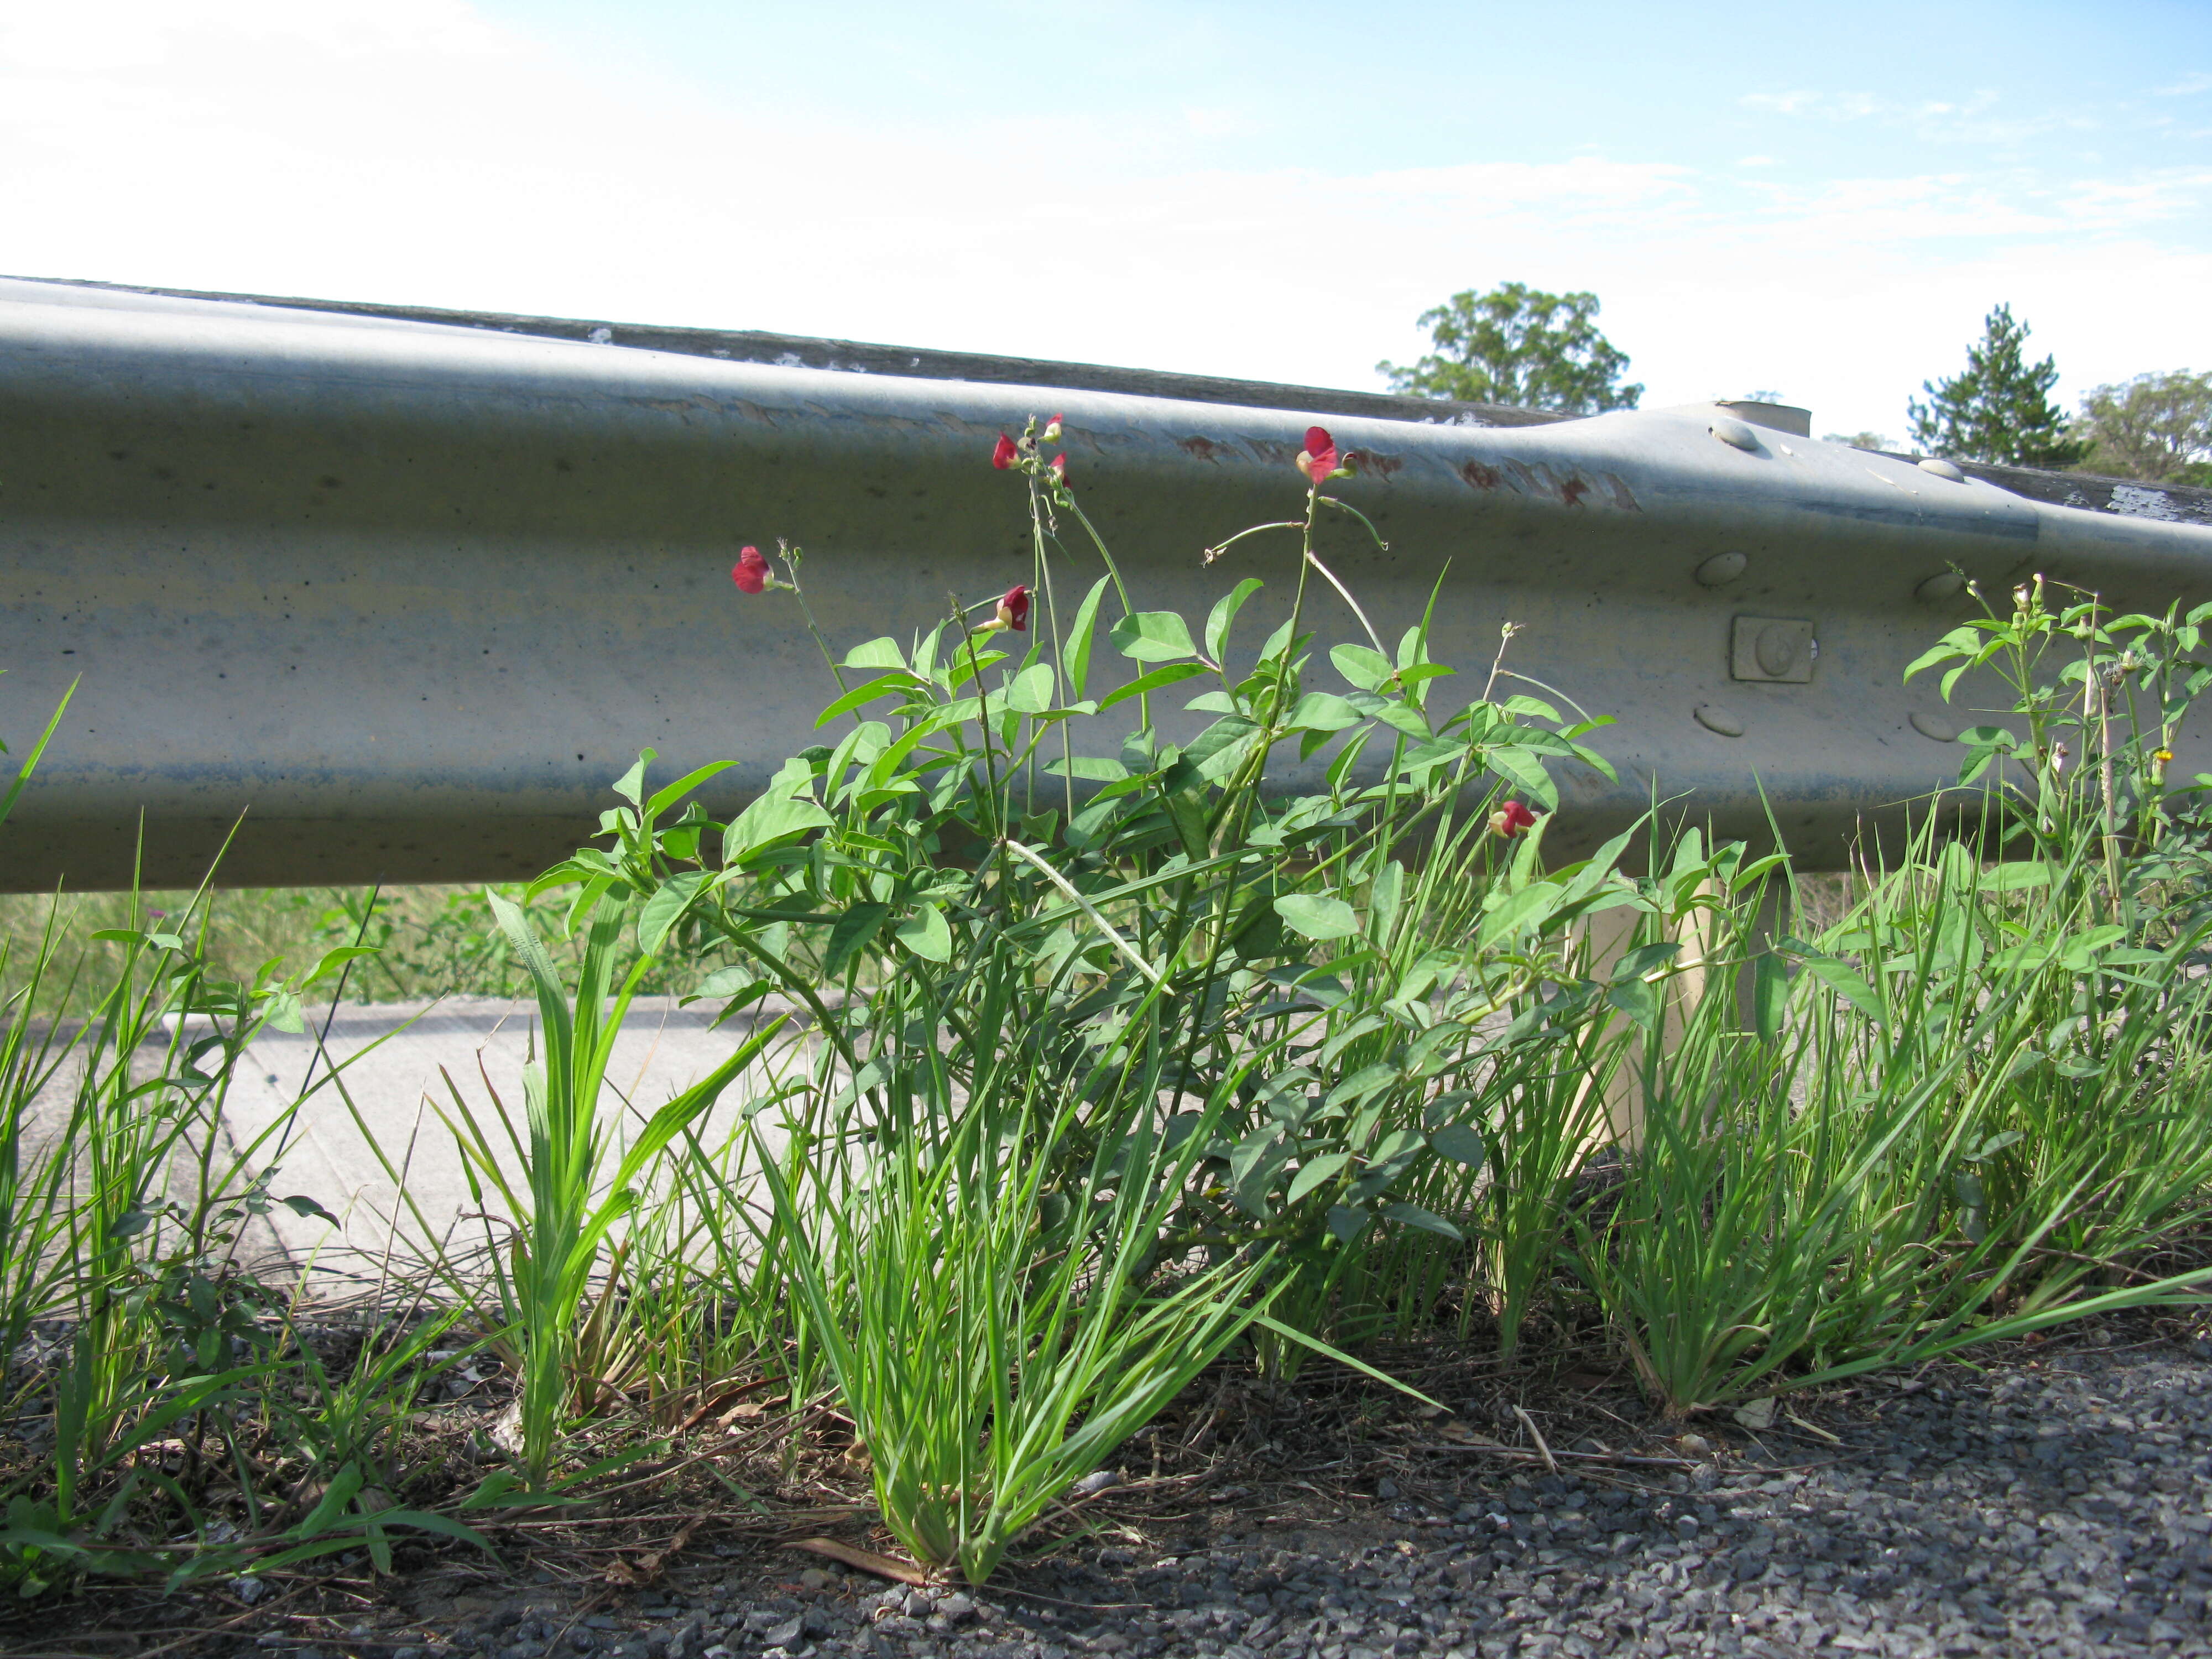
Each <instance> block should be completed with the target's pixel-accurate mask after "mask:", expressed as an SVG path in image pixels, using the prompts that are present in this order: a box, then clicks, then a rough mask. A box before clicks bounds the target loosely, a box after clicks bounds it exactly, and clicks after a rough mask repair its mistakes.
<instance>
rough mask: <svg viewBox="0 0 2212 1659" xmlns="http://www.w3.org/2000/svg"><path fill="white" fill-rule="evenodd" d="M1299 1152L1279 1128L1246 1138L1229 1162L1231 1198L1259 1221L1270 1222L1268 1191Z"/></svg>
mask: <svg viewBox="0 0 2212 1659" xmlns="http://www.w3.org/2000/svg"><path fill="white" fill-rule="evenodd" d="M1296 1151H1297V1146H1296V1144H1295V1143H1293V1142H1292V1141H1291V1139H1290V1137H1288V1136H1287V1135H1285V1134H1284V1133H1282V1132H1281V1131H1280V1130H1279V1128H1277V1127H1276V1126H1275V1125H1273V1124H1272V1123H1268V1124H1264V1125H1262V1126H1261V1127H1259V1128H1257V1129H1255V1130H1254V1131H1253V1132H1252V1133H1250V1134H1249V1135H1247V1136H1245V1137H1244V1139H1243V1141H1242V1142H1241V1143H1239V1144H1238V1146H1237V1150H1236V1151H1235V1152H1232V1153H1231V1154H1230V1158H1229V1181H1230V1195H1231V1197H1232V1198H1234V1199H1235V1200H1236V1202H1237V1208H1238V1209H1240V1210H1242V1211H1243V1212H1244V1213H1245V1214H1247V1215H1249V1216H1250V1217H1251V1218H1253V1219H1254V1220H1255V1221H1264V1220H1266V1219H1267V1189H1268V1188H1270V1187H1272V1186H1273V1185H1274V1184H1275V1177H1276V1176H1279V1175H1280V1174H1281V1173H1282V1172H1283V1166H1284V1165H1285V1164H1288V1163H1289V1162H1290V1161H1291V1154H1292V1153H1294V1152H1296Z"/></svg>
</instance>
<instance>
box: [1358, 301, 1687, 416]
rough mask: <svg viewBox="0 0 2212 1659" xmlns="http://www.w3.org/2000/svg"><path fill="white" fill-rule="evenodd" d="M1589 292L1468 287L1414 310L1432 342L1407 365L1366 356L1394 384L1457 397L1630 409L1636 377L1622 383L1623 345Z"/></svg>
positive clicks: (1567, 409)
mask: <svg viewBox="0 0 2212 1659" xmlns="http://www.w3.org/2000/svg"><path fill="white" fill-rule="evenodd" d="M1597 312H1598V303H1597V295H1595V294H1546V293H1545V292H1543V291H1542V290H1541V289H1533V288H1530V287H1529V286H1528V284H1527V283H1503V284H1501V285H1500V286H1498V287H1497V288H1494V289H1491V291H1490V292H1489V293H1487V294H1477V293H1476V292H1475V291H1474V289H1468V291H1467V292H1466V293H1464V294H1455V295H1452V297H1451V298H1450V299H1449V301H1446V302H1445V303H1444V304H1443V305H1440V306H1438V307H1436V309H1435V310H1433V311H1425V312H1423V313H1421V319H1420V326H1421V327H1423V328H1425V329H1427V330H1428V331H1429V338H1430V340H1431V343H1433V344H1434V345H1435V346H1436V349H1435V350H1434V351H1432V352H1431V353H1429V354H1428V355H1427V356H1425V357H1423V358H1422V359H1421V360H1420V361H1419V362H1417V363H1415V364H1413V367H1411V368H1401V367H1400V366H1399V365H1397V364H1395V363H1390V362H1382V363H1377V364H1376V365H1375V370H1376V373H1377V374H1383V375H1386V376H1388V377H1389V381H1390V389H1391V390H1392V391H1393V392H1412V393H1413V395H1414V396H1416V397H1420V398H1456V399H1458V400H1460V401H1461V402H1463V403H1473V404H1516V405H1517V406H1519V407H1521V408H1522V409H1555V410H1559V411H1560V412H1561V413H1563V414H1568V415H1596V414H1601V413H1602V412H1603V411H1604V410H1608V409H1633V408H1635V407H1636V400H1637V399H1638V398H1641V397H1642V396H1643V395H1644V388H1643V387H1642V386H1623V385H1621V384H1620V376H1621V374H1622V373H1623V372H1624V371H1625V370H1626V368H1628V354H1627V353H1626V352H1624V351H1620V350H1617V349H1615V348H1614V347H1613V343H1611V342H1610V341H1608V340H1607V338H1606V337H1605V336H1604V335H1602V334H1601V333H1600V332H1598V328H1597V324H1596V322H1595V318H1596V316H1597Z"/></svg>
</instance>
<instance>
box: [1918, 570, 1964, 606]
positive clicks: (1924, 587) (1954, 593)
mask: <svg viewBox="0 0 2212 1659" xmlns="http://www.w3.org/2000/svg"><path fill="white" fill-rule="evenodd" d="M1965 591H1966V578H1965V577H1964V576H1961V575H1960V574H1959V573H1958V572H1957V571H1955V570H1946V571H1942V572H1941V573H1939V574H1936V575H1933V576H1930V577H1929V579H1928V580H1926V581H1924V582H1923V583H1921V584H1920V586H1917V587H1916V588H1914V589H1913V590H1912V597H1913V598H1914V599H1919V600H1922V601H1923V602H1925V603H1927V604H1930V605H1932V604H1934V603H1935V602H1936V600H1938V599H1956V598H1957V597H1958V596H1959V595H1960V593H1962V592H1965Z"/></svg>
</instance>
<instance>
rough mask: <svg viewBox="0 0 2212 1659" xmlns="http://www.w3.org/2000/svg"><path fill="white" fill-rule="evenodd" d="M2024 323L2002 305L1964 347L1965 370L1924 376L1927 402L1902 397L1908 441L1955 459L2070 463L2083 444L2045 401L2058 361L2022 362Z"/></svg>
mask: <svg viewBox="0 0 2212 1659" xmlns="http://www.w3.org/2000/svg"><path fill="white" fill-rule="evenodd" d="M2026 348H2027V324H2026V323H2022V322H2016V321H2015V320H2014V319H2013V314H2012V307H2010V306H2009V305H2001V306H1999V307H1997V308H1996V310H1995V311H1992V312H1991V313H1990V314H1989V316H1988V318H1987V319H1985V321H1984V325H1983V333H1982V337H1981V339H1980V341H1979V342H1978V343H1976V344H1973V345H1970V346H1968V347H1967V348H1966V373H1964V374H1954V375H1953V376H1952V377H1951V378H1950V379H1949V380H1942V381H1939V382H1929V381H1926V380H1923V381H1922V382H1921V384H1920V389H1921V390H1922V391H1923V392H1926V393H1927V394H1928V401H1927V402H1926V403H1924V404H1923V403H1922V402H1921V401H1920V400H1919V399H1918V398H1908V399H1907V400H1906V402H1905V413H1906V418H1907V419H1909V420H1910V421H1911V424H1912V441H1913V442H1915V443H1917V444H1918V445H1919V446H1920V447H1922V448H1923V449H1926V450H1929V452H1931V453H1935V454H1937V455H1946V456H1948V457H1950V458H1951V459H1954V460H1961V461H1984V462H1987V463H1988V464H1990V465H1994V466H2046V467H2060V466H2071V465H2074V464H2075V462H2076V461H2078V460H2080V459H2081V456H2082V453H2083V452H2084V450H2085V449H2086V448H2087V445H2085V444H2084V443H2082V442H2081V441H2080V440H2078V439H2076V438H2074V437H2071V436H2069V435H2068V432H2067V423H2066V415H2065V411H2063V410H2061V409H2060V408H2059V407H2058V405H2057V404H2054V403H2052V402H2051V387H2052V386H2055V385H2057V381H2058V365H2057V363H2055V362H2052V361H2051V359H2050V358H2048V357H2045V359H2044V360H2043V361H2042V362H2039V363H2030V362H2028V361H2027V349H2026Z"/></svg>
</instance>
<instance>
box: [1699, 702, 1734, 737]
mask: <svg viewBox="0 0 2212 1659" xmlns="http://www.w3.org/2000/svg"><path fill="white" fill-rule="evenodd" d="M1692 712H1693V713H1694V714H1696V716H1697V720H1698V724H1699V725H1700V726H1704V727H1705V730H1706V731H1708V732H1718V733H1719V734H1720V735H1721V736H1722V737H1724V738H1740V737H1741V736H1742V735H1743V722H1742V721H1741V720H1738V719H1737V718H1736V717H1735V715H1733V714H1729V711H1728V710H1727V709H1725V708H1716V707H1715V706H1714V705H1713V704H1711V703H1709V702H1701V703H1699V705H1698V706H1697V708H1695V709H1694V710H1693V711H1692Z"/></svg>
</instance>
